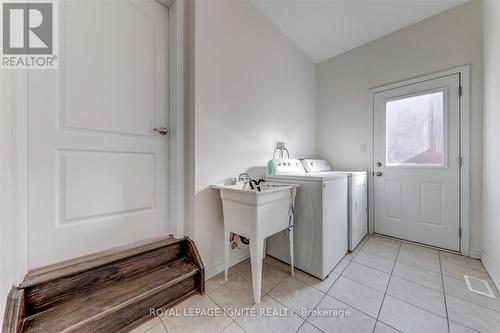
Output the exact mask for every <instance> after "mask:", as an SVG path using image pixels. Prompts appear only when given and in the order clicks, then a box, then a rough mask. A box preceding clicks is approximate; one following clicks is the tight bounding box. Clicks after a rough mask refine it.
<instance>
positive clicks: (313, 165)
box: [301, 158, 332, 173]
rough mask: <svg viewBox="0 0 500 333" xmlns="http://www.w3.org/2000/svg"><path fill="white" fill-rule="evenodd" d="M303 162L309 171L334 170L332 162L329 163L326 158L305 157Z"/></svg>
mask: <svg viewBox="0 0 500 333" xmlns="http://www.w3.org/2000/svg"><path fill="white" fill-rule="evenodd" d="M301 162H302V165H303V166H304V169H305V171H306V172H307V173H313V172H327V171H332V167H331V166H330V163H328V161H326V160H315V159H309V158H305V159H303V160H302V161H301Z"/></svg>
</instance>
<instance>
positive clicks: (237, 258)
mask: <svg viewBox="0 0 500 333" xmlns="http://www.w3.org/2000/svg"><path fill="white" fill-rule="evenodd" d="M248 257H250V251H248V250H247V251H244V250H239V251H238V253H236V254H234V255H233V256H232V257H231V258H229V266H233V265H236V264H239V263H240V262H242V261H243V260H245V259H246V258H248ZM223 271H224V261H222V262H221V263H219V264H216V265H214V266H212V267H209V268H207V269H205V280H208V279H210V278H211V277H213V276H215V275H217V274H219V273H220V272H223Z"/></svg>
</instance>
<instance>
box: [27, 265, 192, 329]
mask: <svg viewBox="0 0 500 333" xmlns="http://www.w3.org/2000/svg"><path fill="white" fill-rule="evenodd" d="M200 273H201V272H200V269H199V268H198V266H196V265H194V264H193V263H192V262H191V261H190V260H189V259H187V258H180V259H178V260H175V261H172V262H170V263H168V264H166V265H163V266H161V267H159V268H157V269H156V270H153V271H151V272H148V273H145V274H143V275H140V276H137V277H135V278H134V279H128V280H123V281H118V282H117V283H116V284H112V285H109V286H106V287H104V288H97V289H93V290H90V291H87V292H85V293H81V294H78V295H74V296H73V297H72V298H71V299H68V300H66V301H64V302H62V303H59V304H57V305H55V306H53V307H51V308H49V309H47V310H45V311H42V312H38V313H36V314H34V315H32V316H29V317H27V318H25V320H24V324H23V330H22V331H23V332H63V331H64V332H76V331H78V332H87V331H88V332H91V331H93V330H95V329H97V328H100V329H105V328H106V327H107V326H106V325H111V326H110V327H113V331H117V330H118V329H120V328H121V326H123V327H124V326H125V325H126V324H127V323H130V321H131V319H132V318H123V325H121V326H120V323H121V321H120V318H121V317H123V316H124V314H125V313H127V311H129V310H130V309H132V308H133V311H132V313H133V315H134V316H135V318H140V317H141V316H145V315H147V314H148V311H149V310H148V306H162V305H164V304H166V303H170V302H172V301H174V300H175V299H179V298H180V297H183V295H185V294H187V293H192V291H193V290H196V279H197V276H198V275H200ZM198 278H199V277H198ZM176 285H177V286H178V287H176ZM166 291H168V293H166ZM170 294H172V295H174V296H171V297H172V298H167V296H166V295H170ZM162 297H163V298H162ZM169 297H170V296H169ZM158 303H160V304H158ZM138 308H139V310H140V311H138ZM145 311H146V312H145Z"/></svg>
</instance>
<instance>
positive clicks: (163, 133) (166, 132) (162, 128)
mask: <svg viewBox="0 0 500 333" xmlns="http://www.w3.org/2000/svg"><path fill="white" fill-rule="evenodd" d="M153 131H155V132H158V133H160V134H161V135H167V134H168V129H167V128H166V127H158V128H153Z"/></svg>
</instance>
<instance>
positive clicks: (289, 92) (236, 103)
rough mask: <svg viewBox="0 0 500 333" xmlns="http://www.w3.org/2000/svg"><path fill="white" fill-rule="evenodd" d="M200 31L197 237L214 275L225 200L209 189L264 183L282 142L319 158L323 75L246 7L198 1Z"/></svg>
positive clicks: (219, 263)
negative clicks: (235, 181)
mask: <svg viewBox="0 0 500 333" xmlns="http://www.w3.org/2000/svg"><path fill="white" fill-rule="evenodd" d="M195 29H196V32H195V45H194V47H195V87H194V90H195V108H194V133H195V134H194V135H195V138H194V142H195V156H194V159H195V161H194V163H195V185H194V191H195V202H194V213H195V216H194V221H193V222H194V226H193V228H190V231H191V232H190V234H191V236H192V237H194V239H195V241H196V244H197V246H198V248H199V250H200V253H201V256H202V257H203V261H204V263H205V266H206V268H207V270H208V274H211V273H213V272H215V271H217V270H220V269H221V268H222V263H223V259H224V247H223V245H224V242H223V220H222V209H221V203H220V198H219V193H218V192H217V191H215V190H213V189H211V188H210V185H212V184H218V183H221V182H223V181H224V180H226V179H227V178H230V177H236V176H237V175H238V174H239V173H241V172H244V171H247V170H249V169H252V172H254V176H263V175H264V172H263V171H262V170H263V167H264V166H265V165H266V163H267V161H268V160H269V159H271V158H272V154H273V140H274V139H275V138H282V139H285V140H286V141H287V145H288V147H289V149H290V150H291V152H292V153H293V154H294V155H295V156H300V155H313V154H314V153H315V133H314V129H315V97H316V95H315V93H316V87H315V84H316V68H315V65H314V64H313V63H312V62H311V61H310V60H309V59H308V58H307V57H306V56H305V55H304V54H303V53H302V52H301V51H299V50H298V49H297V48H296V47H295V46H294V45H293V44H292V43H291V42H290V41H289V40H288V39H287V38H286V37H285V36H284V35H283V34H282V33H281V32H279V31H278V30H277V29H276V28H275V27H274V26H273V25H272V24H271V23H270V22H269V21H268V20H267V19H266V18H265V17H264V16H263V15H262V14H261V13H260V12H259V11H258V10H257V9H256V8H254V7H253V6H252V5H251V4H250V3H248V2H246V1H238V2H236V1H197V2H196V10H195ZM255 168H257V169H255ZM258 168H260V169H258ZM233 252H234V253H233V254H232V255H233V256H238V255H239V256H240V257H241V256H243V255H245V254H246V253H245V252H240V251H237V250H235V251H233Z"/></svg>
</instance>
